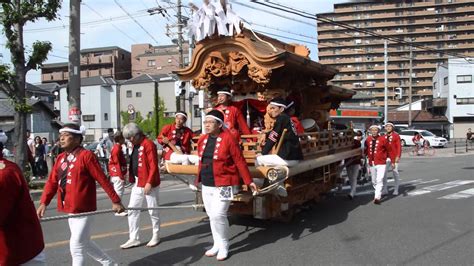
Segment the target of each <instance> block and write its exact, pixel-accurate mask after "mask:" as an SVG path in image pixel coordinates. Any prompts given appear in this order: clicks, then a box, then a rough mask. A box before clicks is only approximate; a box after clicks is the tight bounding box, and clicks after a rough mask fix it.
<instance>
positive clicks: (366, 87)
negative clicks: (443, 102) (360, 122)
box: [318, 0, 474, 106]
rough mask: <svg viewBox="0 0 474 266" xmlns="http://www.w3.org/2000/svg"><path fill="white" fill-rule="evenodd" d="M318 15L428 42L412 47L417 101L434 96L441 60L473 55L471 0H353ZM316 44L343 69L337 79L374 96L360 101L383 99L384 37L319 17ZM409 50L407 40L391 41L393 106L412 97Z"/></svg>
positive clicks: (372, 102)
mask: <svg viewBox="0 0 474 266" xmlns="http://www.w3.org/2000/svg"><path fill="white" fill-rule="evenodd" d="M318 16H319V17H320V18H323V17H325V18H329V19H331V20H334V21H337V22H341V23H344V24H349V25H351V26H354V27H357V28H360V29H364V30H369V31H371V32H374V33H376V34H379V35H385V36H390V37H394V38H399V39H402V40H404V41H407V42H412V43H415V44H416V45H422V46H423V47H426V48H412V52H413V57H412V58H413V60H412V69H413V72H412V73H413V74H412V96H413V101H415V100H418V99H425V98H431V97H432V95H433V93H432V88H433V82H432V77H433V75H434V73H435V71H436V67H437V65H438V64H440V63H445V62H447V60H448V58H450V57H452V56H455V57H456V56H466V57H468V56H470V57H473V56H474V1H473V0H404V1H402V0H400V1H352V2H348V3H342V4H335V5H334V12H332V13H323V14H319V15H318ZM318 50H319V60H320V63H322V64H327V65H330V66H333V67H336V68H338V69H339V71H340V73H339V74H337V75H336V77H335V79H334V80H333V82H334V84H335V85H339V86H342V87H345V88H350V89H355V90H358V91H360V92H361V94H362V95H369V96H371V97H370V98H367V97H365V99H363V100H362V99H361V102H360V104H361V105H377V106H381V105H383V104H384V101H383V99H384V39H382V38H380V37H374V36H371V35H368V34H366V33H361V32H357V31H354V30H350V29H346V28H344V27H341V26H338V25H334V24H330V23H325V22H318ZM409 50H410V49H409V45H407V44H403V43H396V42H391V41H389V43H388V56H389V59H388V91H389V93H388V95H389V99H388V104H389V105H390V106H399V105H402V104H405V103H407V102H408V88H409V69H410V64H409V55H410V52H409ZM472 63H474V62H472ZM397 88H401V90H402V97H401V99H399V97H396V93H395V92H398V91H399V89H398V90H397Z"/></svg>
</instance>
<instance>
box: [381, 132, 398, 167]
mask: <svg viewBox="0 0 474 266" xmlns="http://www.w3.org/2000/svg"><path fill="white" fill-rule="evenodd" d="M384 137H385V139H387V141H388V144H389V145H390V151H389V153H388V157H389V158H390V160H391V161H392V162H393V163H395V159H396V158H398V159H400V157H402V144H401V140H400V135H398V133H396V132H393V131H392V133H391V134H390V135H389V134H386V135H385V136H384Z"/></svg>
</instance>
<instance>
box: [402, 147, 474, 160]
mask: <svg viewBox="0 0 474 266" xmlns="http://www.w3.org/2000/svg"><path fill="white" fill-rule="evenodd" d="M412 148H413V147H412V146H408V147H403V150H402V156H405V157H410V158H426V157H434V158H451V157H457V156H463V155H474V151H473V150H469V151H468V152H466V150H465V149H462V148H459V147H458V148H457V149H456V150H457V153H454V147H448V148H435V154H434V155H433V156H426V155H425V156H411V155H409V154H408V151H409V150H411V149H412Z"/></svg>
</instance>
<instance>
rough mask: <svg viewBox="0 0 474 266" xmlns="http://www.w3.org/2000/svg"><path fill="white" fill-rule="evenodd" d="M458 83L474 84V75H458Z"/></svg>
mask: <svg viewBox="0 0 474 266" xmlns="http://www.w3.org/2000/svg"><path fill="white" fill-rule="evenodd" d="M456 79H457V82H458V83H472V75H457V77H456Z"/></svg>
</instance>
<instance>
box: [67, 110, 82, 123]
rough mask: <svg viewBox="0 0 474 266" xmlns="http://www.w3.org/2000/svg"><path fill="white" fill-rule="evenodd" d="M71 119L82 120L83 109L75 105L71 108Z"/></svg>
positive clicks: (74, 121) (74, 120) (75, 121)
mask: <svg viewBox="0 0 474 266" xmlns="http://www.w3.org/2000/svg"><path fill="white" fill-rule="evenodd" d="M69 121H71V122H73V123H78V122H80V121H81V110H80V109H79V108H78V107H75V106H73V107H71V109H69Z"/></svg>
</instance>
